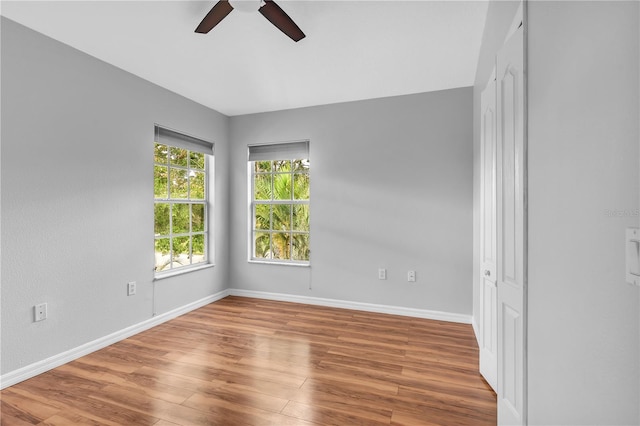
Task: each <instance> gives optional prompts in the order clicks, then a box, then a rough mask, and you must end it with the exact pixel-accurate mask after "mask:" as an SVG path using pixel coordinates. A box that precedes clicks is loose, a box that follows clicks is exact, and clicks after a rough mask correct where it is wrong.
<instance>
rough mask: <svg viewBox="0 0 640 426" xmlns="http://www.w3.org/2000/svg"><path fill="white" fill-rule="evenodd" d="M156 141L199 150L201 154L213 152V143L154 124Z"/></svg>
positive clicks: (190, 149)
mask: <svg viewBox="0 0 640 426" xmlns="http://www.w3.org/2000/svg"><path fill="white" fill-rule="evenodd" d="M156 142H157V143H159V144H162V145H170V146H177V147H179V148H184V149H188V150H189V151H196V152H201V153H203V154H208V155H212V154H213V144H212V143H211V142H207V141H205V140H202V139H198V138H194V137H193V136H189V135H185V134H183V133H179V132H176V131H175V130H171V129H167V128H165V127H160V126H158V125H156Z"/></svg>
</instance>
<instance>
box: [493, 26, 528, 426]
mask: <svg viewBox="0 0 640 426" xmlns="http://www.w3.org/2000/svg"><path fill="white" fill-rule="evenodd" d="M523 52H524V44H523V29H522V27H520V28H519V29H518V30H517V31H516V32H515V33H514V34H513V35H512V36H511V38H510V39H509V40H508V41H507V43H506V44H505V46H504V47H503V48H502V50H501V51H500V52H498V57H497V63H496V64H497V66H496V74H497V100H498V102H497V112H498V125H497V140H498V143H497V164H498V167H497V170H498V173H497V206H498V208H497V212H498V214H497V219H498V220H497V223H498V229H497V230H498V255H497V263H498V265H499V267H498V276H497V287H498V288H497V291H498V392H497V393H498V424H508V425H522V424H525V423H526V407H525V401H526V396H525V389H526V386H525V364H524V356H525V352H524V342H525V338H526V336H525V331H526V330H525V310H524V306H525V305H524V297H525V274H524V265H525V263H524V262H525V198H524V197H525V192H524V185H525V181H524V173H523V172H524V165H525V163H524V161H525V152H526V151H525V145H524V143H525V139H524V72H523V65H524V53H523Z"/></svg>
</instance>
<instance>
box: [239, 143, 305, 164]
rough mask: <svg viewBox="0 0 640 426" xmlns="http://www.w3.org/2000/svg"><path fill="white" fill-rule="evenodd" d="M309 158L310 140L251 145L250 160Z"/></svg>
mask: <svg viewBox="0 0 640 426" xmlns="http://www.w3.org/2000/svg"><path fill="white" fill-rule="evenodd" d="M308 158H309V141H301V142H285V143H274V144H264V145H249V161H266V160H301V159H308Z"/></svg>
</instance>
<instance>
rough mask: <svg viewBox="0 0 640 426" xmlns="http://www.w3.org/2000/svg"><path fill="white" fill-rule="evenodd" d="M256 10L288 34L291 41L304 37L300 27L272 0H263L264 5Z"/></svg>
mask: <svg viewBox="0 0 640 426" xmlns="http://www.w3.org/2000/svg"><path fill="white" fill-rule="evenodd" d="M258 10H259V11H260V13H262V16H264V17H265V18H267V19H268V20H269V22H271V23H272V24H273V25H275V26H276V27H277V28H278V29H279V30H280V31H282V32H283V33H285V34H286V35H288V36H289V37H290V38H291V39H292V40H293V41H300V40H302V39H303V38H305V35H304V33H303V32H302V30H301V29H300V27H298V26H297V25H296V23H295V22H293V20H292V19H291V18H290V17H289V15H287V14H286V12H285V11H284V10H282V9H281V8H280V6H278V5H277V4H276V3H275V2H274V1H273V0H265V2H264V6H262V7H261V8H260V9H258Z"/></svg>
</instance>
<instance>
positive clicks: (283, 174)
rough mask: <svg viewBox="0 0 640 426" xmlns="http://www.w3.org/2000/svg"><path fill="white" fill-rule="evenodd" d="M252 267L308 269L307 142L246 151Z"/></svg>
mask: <svg viewBox="0 0 640 426" xmlns="http://www.w3.org/2000/svg"><path fill="white" fill-rule="evenodd" d="M249 168H250V171H251V172H250V175H251V176H250V193H251V194H252V196H251V253H250V258H251V260H254V261H265V262H277V263H290V264H302V265H307V264H309V258H310V253H311V250H310V248H309V142H307V141H304V142H291V143H283V144H272V145H253V146H250V147H249Z"/></svg>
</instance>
